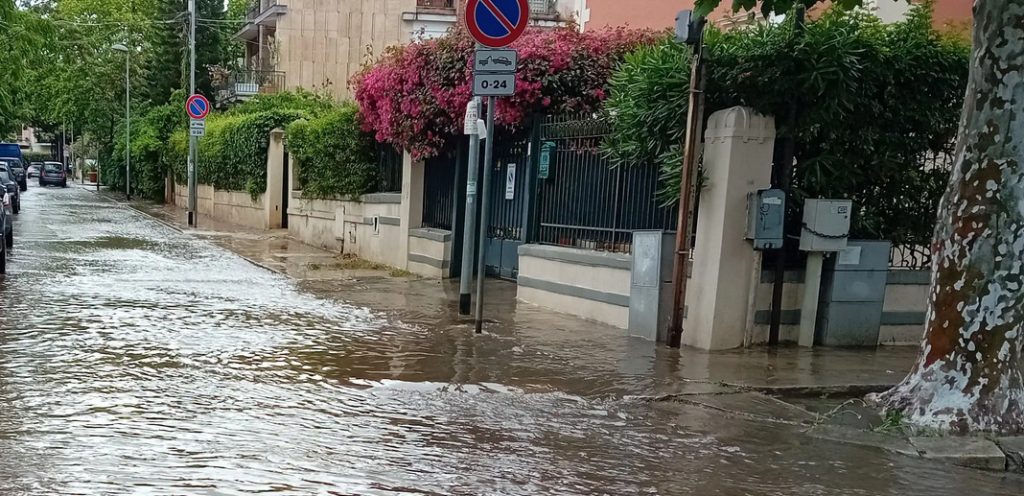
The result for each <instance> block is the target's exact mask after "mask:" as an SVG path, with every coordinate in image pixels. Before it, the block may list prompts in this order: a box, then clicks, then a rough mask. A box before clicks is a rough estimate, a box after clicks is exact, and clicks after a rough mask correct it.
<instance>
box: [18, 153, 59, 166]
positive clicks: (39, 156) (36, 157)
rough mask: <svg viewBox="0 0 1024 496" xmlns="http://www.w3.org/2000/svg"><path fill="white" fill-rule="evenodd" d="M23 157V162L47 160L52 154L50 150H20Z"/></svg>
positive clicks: (49, 159) (51, 158)
mask: <svg viewBox="0 0 1024 496" xmlns="http://www.w3.org/2000/svg"><path fill="white" fill-rule="evenodd" d="M22 155H24V157H25V162H27V163H30V164H31V163H32V162H48V161H52V160H53V154H52V153H50V152H22Z"/></svg>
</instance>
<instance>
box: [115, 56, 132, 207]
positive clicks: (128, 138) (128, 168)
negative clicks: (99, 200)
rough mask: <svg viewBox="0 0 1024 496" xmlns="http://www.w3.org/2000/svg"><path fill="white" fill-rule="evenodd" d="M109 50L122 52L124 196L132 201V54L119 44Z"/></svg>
mask: <svg viewBox="0 0 1024 496" xmlns="http://www.w3.org/2000/svg"><path fill="white" fill-rule="evenodd" d="M110 48H113V49H114V50H117V51H119V52H124V114H125V123H124V125H125V132H124V136H125V138H124V141H125V143H124V144H125V148H124V150H125V152H124V162H125V183H124V194H125V196H127V197H128V199H129V200H131V199H132V84H131V68H132V52H131V50H129V49H128V47H126V46H124V45H123V44H121V43H118V44H116V45H114V46H112V47H110Z"/></svg>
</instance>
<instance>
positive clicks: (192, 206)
mask: <svg viewBox="0 0 1024 496" xmlns="http://www.w3.org/2000/svg"><path fill="white" fill-rule="evenodd" d="M188 12H189V19H191V20H190V21H189V36H188V47H189V62H190V70H189V73H188V74H189V94H190V95H195V94H196V1H195V0H189V2H188ZM198 148H199V142H198V140H197V138H196V137H195V136H189V138H188V225H189V226H190V227H196V226H198V225H199V219H198V217H199V213H198V208H197V203H198V200H197V196H198V194H199V192H198V185H197V184H196V168H197V164H196V162H197V160H196V159H197V158H198V156H199V153H198Z"/></svg>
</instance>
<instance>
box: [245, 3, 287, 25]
mask: <svg viewBox="0 0 1024 496" xmlns="http://www.w3.org/2000/svg"><path fill="white" fill-rule="evenodd" d="M277 5H288V2H287V0H253V2H252V5H251V6H250V7H249V11H248V12H247V13H246V15H245V18H246V20H248V21H250V22H251V21H254V20H256V18H257V17H259V16H260V15H261V14H263V13H264V12H266V11H267V10H270V8H271V7H275V6H277Z"/></svg>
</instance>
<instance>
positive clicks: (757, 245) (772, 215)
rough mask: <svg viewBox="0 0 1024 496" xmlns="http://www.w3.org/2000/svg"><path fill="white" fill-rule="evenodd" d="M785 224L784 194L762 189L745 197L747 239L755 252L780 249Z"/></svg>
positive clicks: (774, 190) (777, 190) (779, 191)
mask: <svg viewBox="0 0 1024 496" xmlns="http://www.w3.org/2000/svg"><path fill="white" fill-rule="evenodd" d="M785 223H786V193H785V192H784V191H782V190H781V189H762V190H759V191H756V192H754V193H750V194H749V195H748V196H747V239H749V240H751V241H753V243H754V249H755V250H779V249H782V243H783V237H784V236H785V229H784V227H785Z"/></svg>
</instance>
